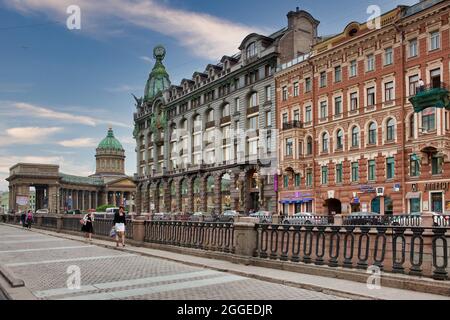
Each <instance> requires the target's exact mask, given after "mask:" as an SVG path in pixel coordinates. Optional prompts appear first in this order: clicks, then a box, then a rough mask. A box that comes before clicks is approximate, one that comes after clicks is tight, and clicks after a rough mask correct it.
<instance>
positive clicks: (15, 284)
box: [0, 264, 25, 288]
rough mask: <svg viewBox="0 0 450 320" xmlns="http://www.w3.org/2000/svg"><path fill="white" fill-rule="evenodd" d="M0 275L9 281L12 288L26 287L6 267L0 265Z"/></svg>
mask: <svg viewBox="0 0 450 320" xmlns="http://www.w3.org/2000/svg"><path fill="white" fill-rule="evenodd" d="M0 274H1V275H2V276H3V278H5V279H6V281H8V283H9V285H10V286H11V287H12V288H19V287H25V282H24V281H23V280H22V279H18V278H16V277H15V276H14V275H13V274H12V273H11V271H9V270H8V269H7V268H6V267H5V266H4V265H1V264H0Z"/></svg>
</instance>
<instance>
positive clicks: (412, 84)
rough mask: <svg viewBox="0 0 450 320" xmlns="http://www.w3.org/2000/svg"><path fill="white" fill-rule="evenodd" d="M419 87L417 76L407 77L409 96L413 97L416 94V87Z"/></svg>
mask: <svg viewBox="0 0 450 320" xmlns="http://www.w3.org/2000/svg"><path fill="white" fill-rule="evenodd" d="M418 86H419V75H417V74H416V75H413V76H410V77H409V95H410V96H414V95H416V93H417V87H418Z"/></svg>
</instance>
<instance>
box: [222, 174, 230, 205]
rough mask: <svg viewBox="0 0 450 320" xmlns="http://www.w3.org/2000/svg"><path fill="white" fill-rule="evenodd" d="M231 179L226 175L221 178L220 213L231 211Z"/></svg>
mask: <svg viewBox="0 0 450 320" xmlns="http://www.w3.org/2000/svg"><path fill="white" fill-rule="evenodd" d="M230 186H231V177H230V175H229V174H228V173H226V174H224V175H223V176H222V182H221V195H222V212H223V211H225V210H230V209H231V195H230V194H231V193H230Z"/></svg>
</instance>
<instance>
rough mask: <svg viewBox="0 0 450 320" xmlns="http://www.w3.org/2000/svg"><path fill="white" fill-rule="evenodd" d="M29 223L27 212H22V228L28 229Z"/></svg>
mask: <svg viewBox="0 0 450 320" xmlns="http://www.w3.org/2000/svg"><path fill="white" fill-rule="evenodd" d="M26 221H27V214H26V212H25V211H24V212H22V214H21V215H20V223H22V227H23V228H25V227H26V223H27V222H26Z"/></svg>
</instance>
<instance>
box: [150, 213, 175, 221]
mask: <svg viewBox="0 0 450 320" xmlns="http://www.w3.org/2000/svg"><path fill="white" fill-rule="evenodd" d="M153 220H157V221H169V220H172V216H171V214H170V213H165V212H155V213H154V214H153Z"/></svg>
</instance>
